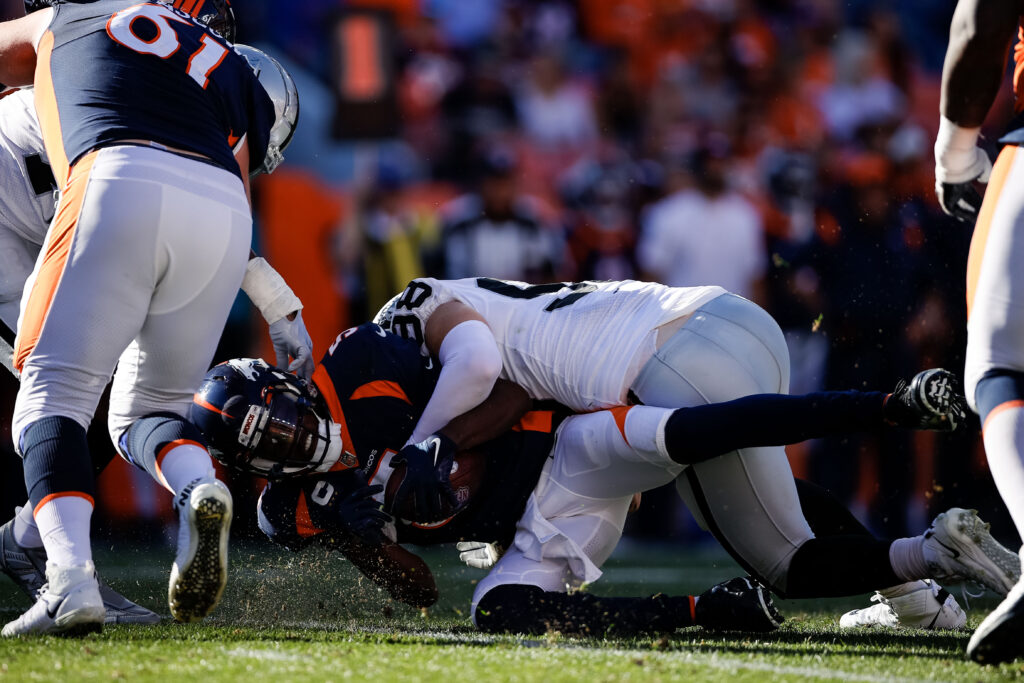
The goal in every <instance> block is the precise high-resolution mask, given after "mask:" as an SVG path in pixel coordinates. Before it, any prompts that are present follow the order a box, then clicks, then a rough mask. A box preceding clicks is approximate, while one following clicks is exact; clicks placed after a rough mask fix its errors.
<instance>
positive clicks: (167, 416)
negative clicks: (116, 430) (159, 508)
mask: <svg viewBox="0 0 1024 683" xmlns="http://www.w3.org/2000/svg"><path fill="white" fill-rule="evenodd" d="M175 442H191V443H195V444H197V445H199V446H201V447H203V448H206V439H204V438H203V435H202V434H201V433H200V432H199V430H198V429H196V427H195V426H194V425H193V424H192V423H191V422H189V421H188V420H186V419H185V418H183V417H182V416H180V415H176V414H174V413H153V414H151V415H146V416H145V417H140V418H139V419H138V420H136V421H135V422H133V423H132V426H131V427H129V428H128V429H126V430H125V431H124V432H123V433H122V434H121V438H120V439H118V443H117V447H118V450H119V451H120V452H121V455H122V456H123V457H124V459H125V460H127V461H128V462H130V463H132V464H133V465H135V466H136V467H139V468H141V469H143V470H146V471H147V472H149V473H150V474H152V475H153V476H154V477H156V478H159V477H158V474H157V468H156V461H157V457H158V456H159V455H160V453H161V452H162V451H163V450H164V449H165V448H167V446H170V445H172V444H174V443H175Z"/></svg>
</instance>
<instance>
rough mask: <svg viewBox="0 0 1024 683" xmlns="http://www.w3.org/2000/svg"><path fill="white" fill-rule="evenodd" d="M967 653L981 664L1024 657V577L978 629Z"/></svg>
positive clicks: (968, 646)
mask: <svg viewBox="0 0 1024 683" xmlns="http://www.w3.org/2000/svg"><path fill="white" fill-rule="evenodd" d="M1021 552H1022V553H1024V549H1022V550H1021ZM967 656H968V657H970V658H971V659H973V660H974V661H976V662H978V663H979V664H999V663H1000V662H1010V661H1013V660H1014V659H1019V658H1020V657H1024V580H1021V581H1018V582H1017V585H1016V586H1014V587H1013V590H1011V591H1010V594H1009V595H1007V596H1006V599H1005V600H1003V602H1002V603H1000V605H999V606H998V607H996V608H995V609H994V610H992V612H990V613H989V615H988V616H987V617H985V619H984V620H983V621H982V622H981V624H980V625H979V626H978V628H977V630H975V631H974V635H972V636H971V640H970V642H969V643H967Z"/></svg>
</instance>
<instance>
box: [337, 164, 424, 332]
mask: <svg viewBox="0 0 1024 683" xmlns="http://www.w3.org/2000/svg"><path fill="white" fill-rule="evenodd" d="M401 190H402V181H401V178H400V177H399V175H398V174H397V173H395V172H393V171H390V170H387V169H383V170H382V171H381V173H380V175H379V177H378V178H377V180H376V182H375V183H374V184H373V185H371V186H370V187H369V188H368V189H367V190H366V191H365V192H364V193H363V194H362V196H360V197H359V198H357V200H356V206H355V209H354V210H353V211H352V213H351V215H349V217H348V219H347V220H346V221H345V223H344V225H343V226H342V227H341V231H340V233H339V241H338V248H337V250H336V253H337V254H338V257H339V259H340V260H341V262H340V264H339V265H340V266H341V268H342V271H343V272H344V273H346V275H347V277H346V278H345V287H346V289H347V290H348V294H349V298H350V301H351V306H352V316H353V318H354V319H355V320H360V321H361V320H367V319H369V318H371V317H373V316H374V315H375V314H376V312H377V311H378V310H379V309H380V308H381V307H382V306H383V305H384V304H385V303H387V301H388V299H390V298H391V297H392V296H394V295H395V294H396V293H397V292H400V291H402V289H403V288H405V286H406V285H407V284H408V283H409V280H411V279H413V278H415V277H419V276H421V275H422V274H423V265H422V263H421V261H420V251H421V247H422V244H421V242H422V239H423V237H424V232H423V230H422V226H421V225H420V224H419V223H418V221H417V220H416V217H415V215H414V214H412V213H411V212H408V211H406V210H405V209H404V208H403V207H402V204H401V194H400V193H401Z"/></svg>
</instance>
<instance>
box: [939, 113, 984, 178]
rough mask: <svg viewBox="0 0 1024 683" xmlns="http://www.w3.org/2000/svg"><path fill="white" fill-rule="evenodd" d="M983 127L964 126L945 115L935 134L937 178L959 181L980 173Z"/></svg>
mask: <svg viewBox="0 0 1024 683" xmlns="http://www.w3.org/2000/svg"><path fill="white" fill-rule="evenodd" d="M980 134H981V128H980V127H978V128H963V127H961V126H958V125H957V124H955V123H953V122H952V121H950V120H949V119H947V118H946V117H945V116H943V117H941V118H940V119H939V133H938V135H936V136H935V179H936V180H938V181H940V182H950V183H958V182H965V181H967V180H973V179H974V178H975V177H976V176H977V175H978V169H977V163H978V136H979V135H980Z"/></svg>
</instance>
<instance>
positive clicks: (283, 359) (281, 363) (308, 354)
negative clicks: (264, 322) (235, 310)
mask: <svg viewBox="0 0 1024 683" xmlns="http://www.w3.org/2000/svg"><path fill="white" fill-rule="evenodd" d="M270 341H272V342H273V343H274V356H275V358H276V363H275V364H276V365H277V367H279V368H283V367H285V366H286V365H287V367H288V372H294V373H295V374H296V375H298V376H299V377H302V378H303V379H309V378H310V377H312V376H313V340H312V339H310V337H309V332H307V331H306V325H305V323H303V322H302V311H296V313H295V320H289V319H288V317H287V316H285V317H284V318H281V319H280V320H278V321H277V322H274V323H270ZM288 356H291V357H292V358H294V359H295V360H293V361H292V362H291V364H288Z"/></svg>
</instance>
